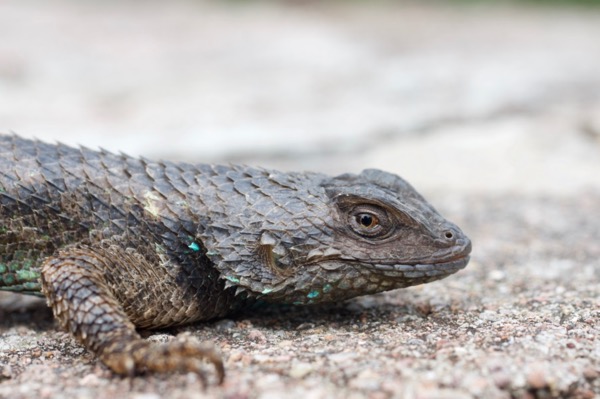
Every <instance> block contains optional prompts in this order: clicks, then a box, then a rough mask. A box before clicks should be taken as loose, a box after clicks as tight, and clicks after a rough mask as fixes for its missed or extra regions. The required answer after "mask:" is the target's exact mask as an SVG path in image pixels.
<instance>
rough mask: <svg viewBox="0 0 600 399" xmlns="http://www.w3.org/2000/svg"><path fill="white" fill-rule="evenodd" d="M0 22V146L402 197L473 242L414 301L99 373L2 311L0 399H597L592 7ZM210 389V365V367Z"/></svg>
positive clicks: (1, 18) (268, 317)
mask: <svg viewBox="0 0 600 399" xmlns="http://www.w3.org/2000/svg"><path fill="white" fill-rule="evenodd" d="M340 3H341V2H335V3H325V4H322V5H319V3H312V2H308V3H306V2H293V3H290V5H287V6H282V5H278V4H277V3H272V2H266V3H251V4H249V5H243V4H237V3H235V2H234V3H207V2H200V1H199V2H173V3H169V5H168V6H167V5H166V3H164V2H156V3H151V2H148V3H144V6H143V7H141V6H140V5H139V4H138V3H137V2H104V3H101V4H100V3H96V2H83V3H81V2H75V1H72V2H69V1H61V2H59V1H51V2H49V1H44V2H41V1H27V2H23V1H17V0H14V1H12V0H7V1H3V2H1V3H0V37H1V38H2V40H0V129H2V130H9V129H11V130H14V131H17V132H19V133H20V134H22V135H25V136H37V137H40V138H44V139H46V140H51V141H54V140H61V141H64V142H68V143H72V144H75V143H82V144H85V145H88V146H92V147H98V146H102V147H105V148H109V149H113V150H124V151H127V152H129V153H133V154H144V155H146V156H148V157H165V158H171V159H186V160H196V161H223V162H225V161H231V160H233V161H243V162H246V163H251V164H261V165H265V166H275V167H279V168H284V169H288V170H292V169H298V170H302V169H311V170H319V171H325V172H330V173H337V172H341V171H359V170H360V169H362V168H365V167H380V168H384V169H387V170H390V171H394V172H397V173H399V174H401V175H402V176H404V177H406V178H407V179H408V180H409V181H411V182H412V183H413V184H414V185H415V186H416V187H417V188H419V189H420V190H421V191H422V192H423V193H424V194H425V195H426V197H427V198H428V199H429V200H430V201H431V202H432V203H434V204H435V205H436V206H437V207H438V208H439V210H440V211H441V212H442V213H443V214H444V215H445V216H447V217H448V218H449V219H451V220H453V221H455V222H456V223H457V224H458V225H460V226H461V227H462V228H463V229H464V230H465V231H466V232H467V233H468V234H469V235H470V236H471V238H472V239H473V242H474V253H473V258H472V262H471V264H470V265H469V266H468V267H467V268H466V269H465V270H464V271H461V272H460V273H458V274H457V275H455V276H452V277H450V278H448V279H446V280H443V281H440V282H436V283H433V284H428V285H425V286H422V287H414V288H410V289H405V290H400V291H395V292H390V293H386V294H383V295H378V296H371V297H364V298H359V299H356V300H353V301H349V302H346V303H340V304H336V305H333V306H329V307H319V308H277V309H263V310H261V311H260V312H253V313H247V314H242V315H239V316H237V317H235V318H232V319H227V320H219V321H215V322H212V323H205V324H198V325H193V326H188V327H185V328H182V329H179V330H171V331H166V332H160V333H155V334H151V335H150V339H154V340H167V339H171V338H172V336H173V335H174V334H177V333H186V334H192V335H195V336H197V337H199V338H200V339H207V340H211V341H213V342H215V344H216V345H217V346H218V347H219V348H220V349H221V351H222V353H223V356H224V358H225V360H226V366H227V371H228V376H227V380H226V381H225V384H224V385H223V386H214V385H211V386H209V387H208V388H207V389H206V390H203V388H202V386H201V384H200V381H199V380H198V378H197V377H196V376H194V375H172V376H161V375H146V376H139V377H135V378H132V379H122V378H118V377H114V376H112V375H111V374H110V373H109V372H108V371H107V370H106V369H105V368H104V367H103V366H102V365H101V364H100V363H99V362H98V361H97V360H95V359H94V358H92V357H91V356H90V355H89V354H87V353H86V351H85V350H84V349H82V348H81V347H80V346H79V345H77V344H76V343H75V342H74V341H73V340H72V339H71V338H70V337H69V336H68V335H67V334H65V333H63V332H60V331H58V330H57V327H56V325H55V323H54V322H53V320H52V317H51V314H50V312H49V310H48V309H46V307H45V306H44V304H43V301H39V300H31V299H29V298H23V297H20V296H16V295H10V294H1V295H0V398H16V399H18V398H32V397H35V398H52V397H61V398H115V397H131V398H140V399H141V398H144V399H150V398H159V397H170V398H194V397H211V398H259V397H260V398H281V397H289V398H332V397H346V398H374V399H378V398H471V397H476V398H510V397H518V398H536V397H540V398H543V397H575V398H594V397H599V396H600V338H598V337H599V336H600V335H599V332H600V74H598V72H597V71H598V70H600V45H599V44H598V37H600V10H597V9H596V10H594V9H592V10H586V9H566V8H563V9H550V8H544V9H524V8H491V7H483V6H469V7H460V8H451V7H449V6H440V5H437V6H433V5H432V6H424V5H420V6H417V5H407V4H404V3H399V4H396V5H390V4H386V3H381V4H380V3H371V2H368V3H366V4H363V3H355V4H352V5H344V3H341V4H340ZM207 372H208V373H209V375H212V370H211V369H210V367H208V366H207Z"/></svg>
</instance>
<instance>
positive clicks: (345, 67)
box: [0, 0, 600, 197]
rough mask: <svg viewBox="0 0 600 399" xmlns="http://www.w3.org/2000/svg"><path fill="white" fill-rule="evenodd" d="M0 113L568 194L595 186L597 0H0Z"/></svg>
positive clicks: (28, 125) (52, 131) (214, 157)
mask: <svg viewBox="0 0 600 399" xmlns="http://www.w3.org/2000/svg"><path fill="white" fill-rule="evenodd" d="M0 131H2V132H15V133H17V134H19V135H22V136H25V137H37V138H39V139H42V140H45V141H50V142H56V141H61V142H64V143H67V144H73V145H78V144H81V145H85V146H88V147H92V148H98V147H103V148H106V149H109V150H112V151H123V152H126V153H128V154H131V155H136V156H137V155H143V156H146V157H148V158H167V159H173V160H185V161H191V162H243V163H249V164H254V165H262V166H265V167H274V168H279V169H284V170H315V171H323V172H327V173H341V172H346V171H351V172H358V171H360V170H362V169H363V168H367V167H377V168H382V169H386V170H389V171H392V172H395V173H398V174H400V175H402V176H403V177H405V178H407V179H408V180H409V181H411V182H412V183H413V184H414V185H415V186H416V187H417V188H418V189H420V190H421V191H423V192H425V193H426V194H432V195H438V196H442V195H445V193H453V194H458V195H461V196H463V197H464V196H465V195H469V194H475V193H481V192H485V193H490V192H491V193H506V192H508V193H523V194H535V195H537V194H541V195H545V194H551V195H568V196H570V195H575V194H576V193H578V192H581V191H582V190H583V191H585V190H589V189H590V188H596V189H600V1H541V0H540V1H300V0H296V1H242V0H239V1H208V0H196V1H192V0H188V1H169V2H166V1H162V2H161V1H144V2H142V1H102V2H101V1H75V0H72V1H68V0H62V1H55V0H52V1H48V0H44V1H41V0H40V1H35V0H25V1H24V0H3V1H1V2H0Z"/></svg>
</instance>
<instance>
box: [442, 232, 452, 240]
mask: <svg viewBox="0 0 600 399" xmlns="http://www.w3.org/2000/svg"><path fill="white" fill-rule="evenodd" d="M444 237H446V238H447V239H448V240H452V239H453V238H454V233H453V232H452V231H450V230H448V231H446V232H445V233H444Z"/></svg>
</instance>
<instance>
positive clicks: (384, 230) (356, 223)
mask: <svg viewBox="0 0 600 399" xmlns="http://www.w3.org/2000/svg"><path fill="white" fill-rule="evenodd" d="M348 217H349V220H348V221H349V224H350V227H351V228H352V230H354V232H355V233H356V234H358V235H360V236H363V237H367V238H383V237H384V236H386V235H387V234H388V233H389V232H390V231H391V230H392V227H393V224H392V222H391V220H390V217H389V216H388V213H387V212H386V211H385V210H384V209H382V208H380V207H379V206H375V205H361V206H357V207H355V208H354V209H352V210H351V211H350V212H349V213H348Z"/></svg>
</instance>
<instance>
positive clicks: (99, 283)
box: [41, 247, 224, 382]
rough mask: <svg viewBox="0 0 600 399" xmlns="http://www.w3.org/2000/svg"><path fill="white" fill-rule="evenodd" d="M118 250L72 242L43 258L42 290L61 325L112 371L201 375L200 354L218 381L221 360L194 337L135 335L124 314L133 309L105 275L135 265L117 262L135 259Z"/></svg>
mask: <svg viewBox="0 0 600 399" xmlns="http://www.w3.org/2000/svg"><path fill="white" fill-rule="evenodd" d="M120 255H123V256H116V255H115V253H114V251H113V252H111V251H108V250H106V251H105V250H102V249H91V248H86V247H73V248H70V249H67V250H64V251H61V252H60V253H59V254H58V255H57V256H55V257H51V258H49V259H47V260H46V261H45V262H44V263H43V265H42V271H41V280H42V291H43V293H44V295H45V296H46V298H47V300H48V304H49V306H50V307H51V308H52V310H53V312H54V315H55V317H56V318H57V319H58V320H59V322H60V324H61V326H62V327H63V328H64V329H66V330H67V331H69V332H71V334H73V335H74V336H75V337H76V338H77V340H79V342H81V343H82V344H83V345H84V346H85V347H86V348H87V349H89V350H91V351H92V352H93V353H95V354H96V355H97V356H99V357H100V359H101V360H102V362H103V363H104V364H105V365H106V366H108V367H109V368H110V369H111V370H113V371H114V372H115V373H118V374H124V375H133V374H135V373H138V372H141V371H156V372H171V371H191V372H196V373H198V374H199V375H200V377H201V378H202V379H203V380H204V379H205V377H204V375H203V373H202V361H201V359H205V360H208V361H209V362H211V363H212V364H214V366H215V368H216V370H217V377H218V380H219V382H221V381H222V380H223V378H224V368H223V363H222V360H221V357H220V355H219V354H218V353H217V352H216V351H215V349H214V347H213V346H212V345H210V344H202V343H200V342H198V341H195V340H187V341H173V342H168V343H165V344H156V343H151V342H148V341H146V340H144V339H142V338H141V337H140V336H139V334H138V333H137V332H136V328H135V325H134V323H133V322H132V319H135V317H134V316H135V315H128V314H127V311H129V312H132V311H135V309H132V308H127V307H126V306H124V304H123V303H121V302H120V301H119V299H118V297H119V295H117V294H116V293H115V292H114V291H115V290H116V289H119V288H120V287H119V285H118V283H117V284H115V283H114V282H112V283H111V282H110V281H109V279H108V278H107V273H108V272H109V271H112V272H113V273H114V271H115V270H128V269H131V268H134V269H135V268H136V265H133V266H132V265H129V267H125V268H124V267H123V265H122V264H119V263H120V262H132V261H135V260H132V258H131V257H127V256H126V255H124V254H120ZM138 269H139V267H138ZM121 277H122V278H123V279H125V278H127V277H130V276H121ZM136 277H138V278H139V276H136ZM142 285H143V284H142Z"/></svg>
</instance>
